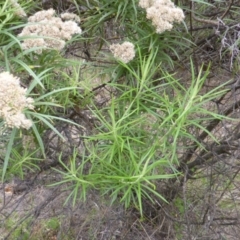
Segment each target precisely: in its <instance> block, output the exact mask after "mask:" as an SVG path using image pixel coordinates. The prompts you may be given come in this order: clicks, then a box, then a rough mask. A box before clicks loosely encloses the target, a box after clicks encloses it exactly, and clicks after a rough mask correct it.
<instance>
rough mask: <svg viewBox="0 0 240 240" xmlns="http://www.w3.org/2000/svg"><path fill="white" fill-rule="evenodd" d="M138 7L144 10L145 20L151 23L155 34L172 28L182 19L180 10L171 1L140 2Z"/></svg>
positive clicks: (153, 0) (147, 0)
mask: <svg viewBox="0 0 240 240" xmlns="http://www.w3.org/2000/svg"><path fill="white" fill-rule="evenodd" d="M139 6H140V7H142V8H145V9H146V12H147V19H149V20H151V21H152V24H153V26H154V27H155V28H156V32H157V33H162V32H164V31H166V30H171V29H172V28H173V23H174V22H178V23H180V22H181V21H183V19H184V14H183V11H182V9H180V8H178V7H176V6H175V5H174V3H173V2H172V1H171V0H140V1H139Z"/></svg>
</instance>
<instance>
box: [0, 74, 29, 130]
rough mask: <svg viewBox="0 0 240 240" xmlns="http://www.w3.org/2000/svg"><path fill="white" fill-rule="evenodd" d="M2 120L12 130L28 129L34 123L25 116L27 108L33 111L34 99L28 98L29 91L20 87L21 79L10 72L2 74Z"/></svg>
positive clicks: (0, 115)
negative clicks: (24, 112) (24, 111)
mask: <svg viewBox="0 0 240 240" xmlns="http://www.w3.org/2000/svg"><path fill="white" fill-rule="evenodd" d="M0 86H1V88H0V118H2V119H3V120H4V121H5V124H6V125H7V126H8V127H10V128H14V127H16V128H26V129H29V128H30V127H31V126H32V122H31V120H29V119H26V117H25V115H24V114H23V110H24V109H25V108H29V109H33V108H34V106H33V105H32V103H33V102H34V100H33V99H32V98H27V97H26V91H27V89H25V88H22V87H21V86H20V81H19V78H17V77H14V76H13V75H12V74H10V73H9V72H2V73H0Z"/></svg>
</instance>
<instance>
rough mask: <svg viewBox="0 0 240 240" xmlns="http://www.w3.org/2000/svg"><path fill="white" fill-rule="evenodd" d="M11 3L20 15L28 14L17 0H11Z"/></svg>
mask: <svg viewBox="0 0 240 240" xmlns="http://www.w3.org/2000/svg"><path fill="white" fill-rule="evenodd" d="M10 3H11V5H12V6H13V7H14V9H15V14H16V15H17V16H19V17H26V16H27V14H26V13H25V11H24V10H23V8H22V7H21V6H20V5H19V3H18V1H17V0H10Z"/></svg>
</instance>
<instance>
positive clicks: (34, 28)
mask: <svg viewBox="0 0 240 240" xmlns="http://www.w3.org/2000/svg"><path fill="white" fill-rule="evenodd" d="M54 15H55V10H53V9H49V10H46V11H40V12H37V13H35V14H34V15H33V16H31V17H29V18H28V21H29V25H27V26H26V27H24V28H23V30H22V32H21V33H20V34H19V36H20V37H29V36H31V37H32V38H26V39H24V41H23V43H22V47H23V49H29V48H34V47H40V48H41V49H37V50H36V51H35V52H37V53H42V50H43V49H48V48H50V49H56V50H59V51H60V50H61V49H63V48H64V46H65V44H66V42H65V41H66V40H70V39H71V38H72V36H73V35H74V34H81V33H82V30H81V28H80V27H79V26H78V25H77V23H76V22H74V21H72V20H68V21H65V22H64V21H62V19H61V18H59V17H55V16H54ZM73 15H75V14H73ZM67 16H68V15H67ZM68 17H69V16H68ZM72 17H73V16H72ZM75 18H76V17H75ZM77 20H78V19H77ZM79 20H80V19H79ZM34 36H36V38H34Z"/></svg>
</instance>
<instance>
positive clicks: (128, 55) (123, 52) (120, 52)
mask: <svg viewBox="0 0 240 240" xmlns="http://www.w3.org/2000/svg"><path fill="white" fill-rule="evenodd" d="M110 51H111V52H112V53H113V56H114V57H115V58H117V59H119V60H121V61H122V62H124V63H128V62H130V61H131V60H132V59H133V58H134V57H135V51H134V45H133V44H132V43H130V42H124V43H123V44H112V45H110Z"/></svg>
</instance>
